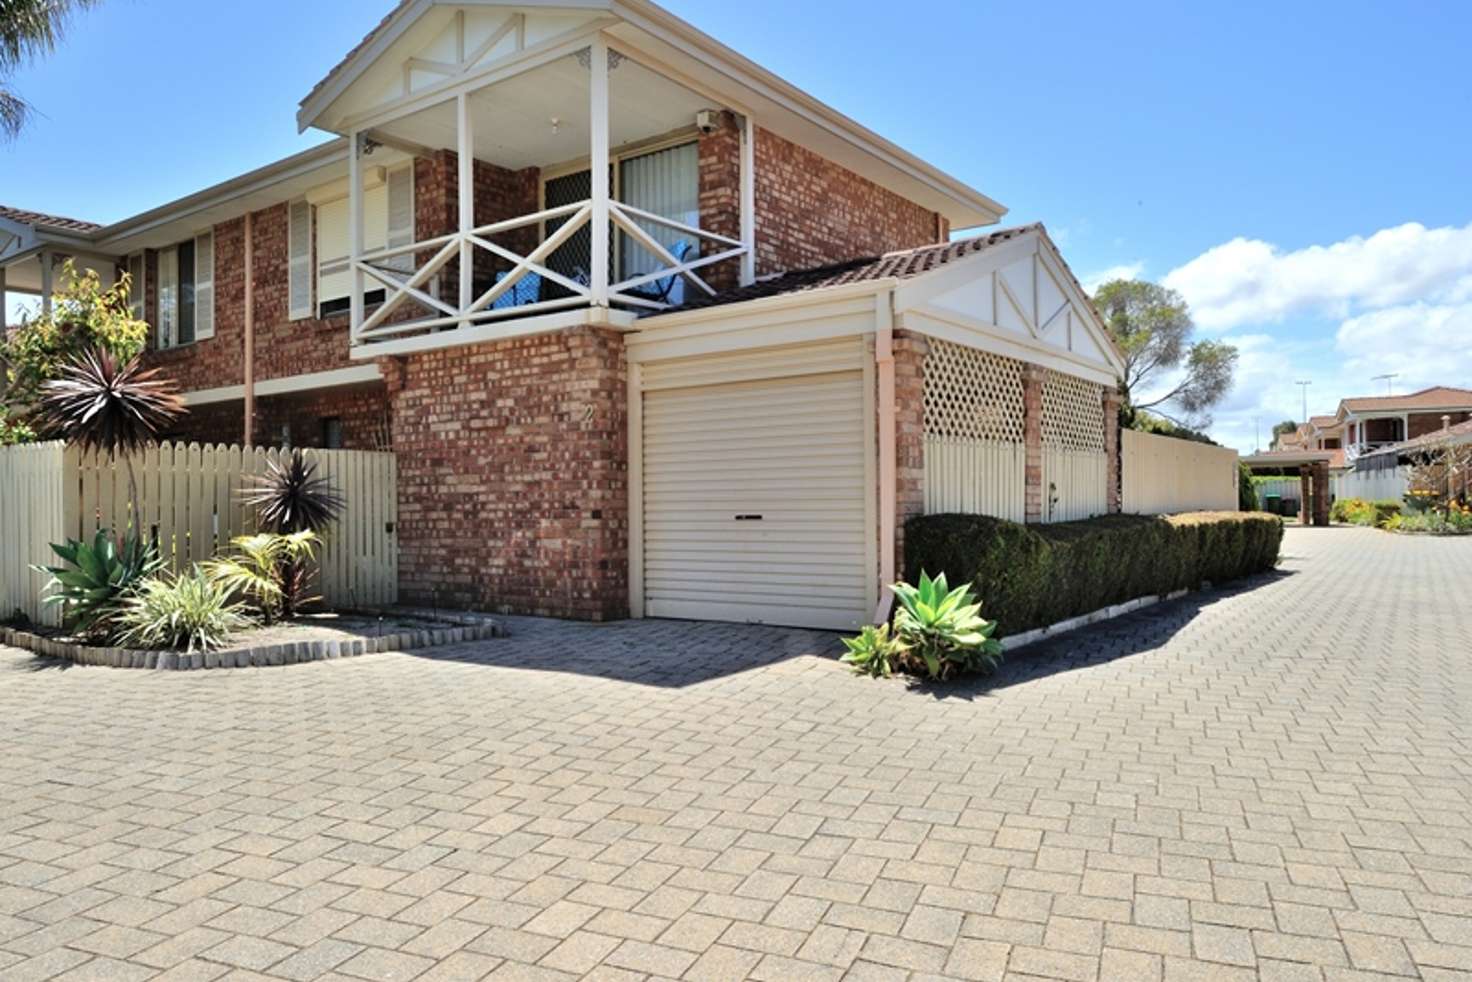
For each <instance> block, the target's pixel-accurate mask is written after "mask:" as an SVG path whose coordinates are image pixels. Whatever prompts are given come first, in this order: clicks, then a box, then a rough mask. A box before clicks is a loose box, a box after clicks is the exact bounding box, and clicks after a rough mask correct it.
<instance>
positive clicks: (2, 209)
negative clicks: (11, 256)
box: [0, 205, 102, 232]
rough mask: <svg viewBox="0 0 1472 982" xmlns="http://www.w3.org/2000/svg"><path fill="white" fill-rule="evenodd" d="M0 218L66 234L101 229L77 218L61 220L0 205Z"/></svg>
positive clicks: (93, 223)
mask: <svg viewBox="0 0 1472 982" xmlns="http://www.w3.org/2000/svg"><path fill="white" fill-rule="evenodd" d="M0 218H9V219H11V220H12V221H16V222H24V223H25V224H27V225H41V226H44V227H45V228H55V229H61V230H63V231H66V232H95V231H97V230H98V229H100V228H102V226H101V225H98V224H97V223H96V222H84V221H82V220H81V219H79V218H63V217H61V216H60V215H46V214H42V213H41V212H39V211H27V210H26V209H24V208H11V207H10V206H8V205H0Z"/></svg>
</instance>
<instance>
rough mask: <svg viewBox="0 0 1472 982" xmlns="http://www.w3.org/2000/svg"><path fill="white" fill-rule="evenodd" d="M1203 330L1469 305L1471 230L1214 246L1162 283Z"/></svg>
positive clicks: (1412, 225) (1398, 230)
mask: <svg viewBox="0 0 1472 982" xmlns="http://www.w3.org/2000/svg"><path fill="white" fill-rule="evenodd" d="M1163 282H1164V284H1165V285H1166V286H1169V287H1172V288H1174V289H1176V290H1179V291H1181V293H1182V294H1183V295H1184V296H1185V298H1186V300H1187V302H1188V303H1190V305H1191V313H1192V315H1193V317H1194V318H1195V320H1196V322H1197V323H1198V324H1200V325H1201V326H1202V327H1203V328H1207V329H1227V328H1232V327H1236V326H1239V325H1243V324H1264V323H1272V322H1277V321H1280V320H1282V319H1283V318H1284V317H1285V316H1287V315H1290V314H1294V313H1318V314H1322V315H1328V316H1331V317H1336V318H1345V317H1350V316H1351V315H1353V314H1355V313H1358V312H1360V311H1364V310H1374V309H1377V308H1382V307H1390V306H1395V305H1401V304H1412V303H1416V302H1428V303H1441V304H1457V303H1463V302H1466V301H1469V300H1472V224H1468V225H1467V226H1465V227H1463V228H1456V227H1453V226H1445V227H1441V228H1430V229H1429V228H1426V227H1425V226H1424V225H1420V224H1418V223H1416V222H1408V223H1406V224H1404V225H1398V226H1396V227H1394V228H1387V229H1381V230H1380V231H1378V232H1376V233H1374V234H1373V235H1371V236H1369V237H1368V238H1365V237H1363V236H1352V237H1350V238H1347V239H1344V240H1342V241H1339V242H1335V243H1332V244H1330V245H1326V246H1325V245H1313V246H1308V247H1306V248H1303V249H1297V250H1293V251H1288V252H1285V251H1284V250H1282V249H1281V248H1279V247H1278V246H1275V245H1273V244H1272V243H1269V242H1264V241H1262V240H1261V239H1247V238H1241V237H1239V238H1235V239H1232V240H1231V241H1230V242H1224V243H1222V244H1221V245H1218V246H1214V247H1212V248H1211V249H1208V250H1207V251H1206V252H1204V253H1202V254H1201V255H1199V256H1197V257H1196V258H1195V259H1192V260H1191V261H1190V262H1188V263H1186V264H1185V265H1184V266H1181V267H1178V268H1177V269H1174V270H1172V271H1171V272H1170V273H1169V274H1167V275H1166V277H1165V279H1164V280H1163Z"/></svg>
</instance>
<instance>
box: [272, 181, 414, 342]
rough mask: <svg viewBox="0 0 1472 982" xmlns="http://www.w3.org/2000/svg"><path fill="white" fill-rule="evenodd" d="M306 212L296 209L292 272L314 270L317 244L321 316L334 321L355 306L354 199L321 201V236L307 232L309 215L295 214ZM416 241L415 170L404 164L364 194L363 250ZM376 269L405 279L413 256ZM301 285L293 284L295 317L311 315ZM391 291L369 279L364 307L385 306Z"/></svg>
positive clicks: (318, 227) (318, 223)
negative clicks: (350, 210)
mask: <svg viewBox="0 0 1472 982" xmlns="http://www.w3.org/2000/svg"><path fill="white" fill-rule="evenodd" d="M298 207H302V208H306V207H307V203H306V202H305V201H303V202H298V203H296V204H295V205H293V212H292V217H293V221H292V228H291V230H290V232H291V249H292V253H291V263H292V269H293V271H296V270H298V269H299V268H300V267H301V266H305V267H306V268H308V269H310V268H311V267H310V262H311V260H310V257H309V254H308V253H307V250H309V249H310V248H311V247H312V246H313V245H315V248H316V255H317V276H316V283H315V288H316V291H315V292H316V315H317V316H318V317H330V316H332V315H334V314H343V313H347V311H348V309H349V308H350V307H351V305H352V302H351V297H352V284H353V274H352V272H351V271H350V269H349V264H348V258H349V253H350V252H351V243H350V241H349V236H348V219H349V216H348V207H349V198H348V196H347V195H346V194H343V195H342V196H341V197H337V198H331V199H325V200H319V201H317V202H316V213H317V214H316V219H317V221H316V229H315V231H316V235H315V236H312V235H311V234H310V232H305V231H304V229H305V227H306V222H307V221H309V220H310V215H309V213H308V214H307V215H302V214H301V213H299V212H298V211H297V210H296V209H297V208H298ZM413 241H414V167H413V164H412V163H411V164H405V165H402V166H399V167H396V168H394V169H393V170H390V171H387V172H386V173H385V174H384V177H383V179H382V180H380V181H378V182H377V183H376V184H369V185H368V186H366V187H365V188H364V189H363V250H364V251H365V252H373V251H375V250H377V249H384V248H388V247H390V246H401V245H409V244H411V243H413ZM375 265H377V266H380V267H382V268H386V269H391V270H394V271H396V272H399V273H404V274H405V275H406V276H407V275H408V274H411V273H412V272H413V269H414V254H413V253H404V254H403V255H399V256H391V257H388V258H386V259H382V260H378V261H377V262H376V263H375ZM299 293H300V286H299V284H298V283H297V282H296V281H293V289H292V298H293V299H292V311H293V314H292V316H293V317H297V316H311V311H312V306H311V302H310V300H308V301H306V302H305V303H303V302H302V297H301V296H300V295H299ZM385 296H386V291H385V289H384V286H383V284H382V283H381V282H379V281H378V280H376V279H374V278H373V277H371V276H367V275H366V274H365V276H364V284H363V302H364V305H365V306H371V305H372V304H376V303H382V302H383V300H384V297H385Z"/></svg>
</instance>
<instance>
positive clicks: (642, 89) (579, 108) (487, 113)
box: [318, 14, 754, 358]
mask: <svg viewBox="0 0 1472 982" xmlns="http://www.w3.org/2000/svg"><path fill="white" fill-rule="evenodd" d="M528 16H530V15H522V14H513V15H511V16H510V22H512V23H513V24H514V22H516V21H517V20H521V21H523V22H524V21H525V20H526V18H527V17H528ZM522 28H523V29H525V24H524V23H523V25H522ZM459 29H460V30H462V31H463V30H465V28H464V22H463V18H462V20H461V23H460V28H459ZM515 37H516V34H515V28H514V27H512V28H511V29H510V33H508V34H505V35H503V36H501V37H500V38H498V39H490V40H482V41H481V42H480V46H484V45H485V44H487V43H491V44H501V43H504V42H507V41H508V40H509V39H512V38H515ZM467 43H469V42H468V41H467V40H466V39H461V41H460V42H459V45H457V47H456V50H459V48H460V47H461V46H464V45H465V44H467ZM518 43H523V42H518ZM533 50H536V51H537V53H536V54H535V55H532V54H531V52H532V51H533ZM471 54H472V55H474V56H475V57H471V56H469V55H467V56H464V57H463V58H462V60H461V61H459V62H456V61H453V60H451V61H447V62H442V61H433V60H428V59H424V58H417V57H416V58H411V59H409V60H408V62H406V63H405V65H404V79H403V83H402V92H401V93H400V94H399V95H397V96H394V97H391V98H388V99H387V101H386V102H385V103H384V104H382V105H380V106H378V107H377V108H374V109H372V110H370V111H366V112H363V113H361V114H359V115H358V116H357V117H355V118H353V119H352V120H351V123H352V125H351V126H350V127H349V132H348V134H347V135H348V136H349V137H350V144H349V146H350V147H351V148H353V149H352V152H350V154H349V174H348V181H347V185H348V186H347V202H346V213H347V228H346V235H345V239H346V249H345V252H346V255H345V256H344V255H343V254H342V253H340V252H339V253H336V254H335V255H337V256H338V257H340V258H337V259H329V260H328V261H327V262H326V263H324V264H323V266H322V267H321V273H322V275H323V276H327V275H332V276H339V277H346V278H347V279H348V280H349V281H350V285H349V284H344V285H343V290H342V292H343V293H346V294H347V295H348V297H349V298H350V300H349V302H350V322H351V337H352V345H353V355H354V357H358V358H371V357H378V356H380V355H384V354H395V353H401V352H407V351H413V350H419V349H422V348H427V347H442V346H445V345H448V344H464V343H474V342H478V341H483V340H494V339H497V338H502V337H510V336H515V335H518V334H528V333H538V332H541V331H546V330H555V329H557V328H559V327H563V326H570V325H572V324H575V323H599V324H605V325H608V326H612V327H615V328H627V327H629V326H631V325H632V324H633V321H634V320H635V319H636V318H637V317H638V316H639V315H640V314H642V313H647V312H650V311H658V310H663V309H668V308H670V307H672V306H678V305H679V304H680V303H681V302H683V301H684V300H686V299H688V298H690V297H693V296H697V295H711V294H714V293H715V292H717V290H718V289H719V288H721V287H725V286H734V285H736V284H737V283H746V282H750V281H751V280H752V279H753V278H754V251H753V247H752V244H753V224H754V222H753V214H754V193H753V178H752V165H753V152H752V135H753V129H752V122H751V117H750V115H749V114H742V113H738V112H736V111H734V110H733V109H732V108H731V107H729V106H724V105H722V104H720V103H719V102H717V101H716V100H715V99H714V98H713V97H711V96H708V95H706V94H703V93H702V92H701V91H698V90H697V87H695V86H693V85H691V84H687V83H686V82H684V81H676V80H675V78H676V75H677V73H675V72H673V71H671V70H668V69H665V68H663V67H662V66H659V65H651V64H647V63H645V61H641V60H640V59H636V58H635V57H634V56H633V55H632V54H630V53H628V52H624V51H621V50H620V49H619V48H618V46H617V44H616V42H614V41H613V39H612V38H611V37H609V36H608V35H605V34H604V33H601V32H599V31H596V30H593V31H591V32H589V33H585V34H582V35H579V36H576V37H572V38H569V39H568V40H567V41H566V42H565V43H563V44H561V45H553V46H550V47H548V46H546V45H545V43H543V45H542V46H540V47H538V46H536V45H531V46H525V47H519V48H518V47H515V46H513V48H512V50H509V51H508V53H507V55H506V56H505V58H504V59H502V61H504V62H506V64H505V67H504V68H503V70H500V71H487V70H486V69H485V68H484V67H478V68H476V69H475V70H473V71H472V70H471V69H470V68H468V67H467V65H469V64H471V63H472V62H474V61H475V58H479V57H481V56H480V55H476V54H475V52H472V53H471ZM518 55H525V57H519V56H518ZM646 60H647V58H646ZM497 63H499V62H497V61H496V60H494V59H493V60H492V62H491V64H493V65H494V64H497ZM477 64H480V65H482V66H483V65H484V64H485V63H484V62H483V61H482V62H479V63H477ZM426 77H427V79H428V80H427V81H426ZM385 147H386V148H388V152H387V153H385V154H383V155H382V156H380V157H379V158H378V160H382V159H384V158H385V157H392V158H394V159H403V158H405V157H413V158H414V159H415V160H416V164H415V167H416V168H426V167H427V168H429V170H428V173H429V174H430V175H431V176H430V179H429V181H428V185H429V186H431V187H435V188H440V187H442V188H443V189H444V191H443V195H442V198H441V199H438V200H424V192H423V191H422V188H423V187H424V186H426V179H425V176H424V172H423V171H421V172H420V173H419V175H418V179H417V180H416V181H415V182H414V183H415V186H416V188H417V189H420V190H416V197H415V200H414V203H413V205H412V209H413V212H414V220H413V221H412V226H413V234H412V236H411V235H408V234H400V235H397V236H396V235H395V234H394V232H393V229H394V219H393V218H392V217H390V218H389V219H388V220H387V222H386V224H387V226H388V231H387V232H386V233H385V230H384V228H383V226H384V224H385V222H384V220H383V219H381V218H378V217H376V216H377V213H376V212H373V211H371V210H365V209H366V204H367V201H368V199H369V197H370V195H371V194H372V193H373V192H372V189H373V188H374V187H376V185H375V182H374V178H373V176H372V174H373V172H374V170H375V169H377V170H380V171H381V170H382V168H380V167H378V161H377V160H375V159H374V156H375V154H376V153H377V152H378V151H379V150H380V148H385ZM708 148H709V149H708ZM437 162H438V164H440V165H442V166H443V168H444V173H443V174H440V175H436V173H435V172H434V170H433V168H434V166H435V165H436V163H437ZM603 173H606V174H608V175H609V179H608V180H607V181H595V180H592V178H591V175H593V174H603ZM365 188H367V190H365ZM393 193H394V192H393V191H392V189H391V190H390V191H389V201H388V204H387V205H386V206H385V205H379V208H380V210H383V209H386V210H387V211H389V212H391V213H392V212H394V211H395V209H398V210H399V211H400V212H402V211H403V209H404V208H408V207H410V206H409V205H406V204H404V203H403V202H398V203H396V202H395V200H394V199H393ZM400 217H401V218H402V216H400ZM427 233H433V234H427ZM370 240H372V241H370ZM318 252H319V255H328V256H331V255H334V253H332V252H331V251H330V250H327V251H324V249H323V247H322V245H321V244H320V243H319V249H318ZM377 291H382V301H381V302H377V303H376V304H374V305H373V306H372V307H371V308H370V307H369V302H370V301H372V300H377V296H378V293H377ZM365 298H366V299H365Z"/></svg>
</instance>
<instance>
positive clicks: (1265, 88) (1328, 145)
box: [0, 0, 1472, 449]
mask: <svg viewBox="0 0 1472 982" xmlns="http://www.w3.org/2000/svg"><path fill="white" fill-rule="evenodd" d="M390 3H391V0H312V2H302V0H292V2H286V0H255V2H252V3H249V4H223V3H221V4H214V3H212V4H200V3H197V2H189V0H106V2H104V3H103V5H102V6H101V7H100V8H98V9H97V10H96V11H94V12H91V13H88V14H85V15H83V16H82V17H81V18H80V19H79V20H78V21H77V23H76V25H75V29H74V31H73V33H72V35H71V36H70V38H69V39H68V41H67V42H66V44H65V45H64V47H63V48H62V49H61V50H60V51H59V52H58V53H57V54H56V55H54V56H53V57H51V58H50V59H48V60H46V61H44V62H42V63H40V64H38V65H36V66H34V67H33V68H30V69H28V70H26V71H24V72H22V73H21V74H20V75H19V76H18V77H16V78H15V80H14V84H15V86H16V88H17V89H19V90H20V92H21V93H22V94H23V95H25V96H26V97H27V98H29V99H30V100H31V101H32V102H33V103H34V104H35V105H36V107H37V109H38V110H39V112H40V113H41V114H42V115H41V116H39V117H38V118H37V120H36V121H35V122H34V124H33V125H32V126H31V127H30V128H29V129H28V130H27V131H26V132H25V133H24V135H23V136H22V138H21V139H20V141H19V142H17V143H16V144H13V145H11V146H8V147H0V201H3V202H4V203H6V204H13V205H18V206H23V207H29V208H34V209H37V210H41V211H50V212H55V213H60V214H65V215H72V216H74V217H78V218H87V219H92V220H94V221H104V222H106V221H112V220H116V219H118V218H122V217H125V216H127V215H130V214H133V213H136V212H138V211H140V210H143V209H144V208H148V207H151V206H153V205H157V204H160V203H162V202H164V201H166V200H169V199H171V198H174V197H178V196H180V195H182V194H184V193H187V192H189V191H193V190H197V189H199V188H201V187H204V186H207V185H209V184H211V183H214V182H216V181H219V180H223V179H226V178H228V177H231V176H233V175H235V174H238V173H240V172H241V171H243V170H246V169H249V168H251V167H254V166H258V165H260V164H263V163H266V162H268V161H270V160H273V159H276V158H278V157H280V156H283V155H285V154H288V153H291V152H293V151H295V150H299V149H302V148H304V147H306V146H309V145H311V144H312V143H314V142H317V141H318V140H320V139H321V138H322V137H320V136H319V135H317V134H312V133H308V134H304V135H297V134H296V127H295V123H294V119H293V114H294V112H295V108H296V103H297V101H298V100H299V99H300V98H301V96H302V95H304V94H305V93H306V91H307V90H308V89H309V88H310V87H311V86H312V84H313V83H314V82H316V80H317V79H318V78H319V77H320V76H321V75H322V74H324V73H325V72H326V71H327V70H328V69H329V68H330V67H331V66H332V64H333V63H335V62H336V61H337V59H338V58H339V57H340V56H341V55H342V54H343V53H344V52H345V51H347V49H348V48H349V47H351V46H352V45H353V44H354V43H356V41H357V40H358V39H359V38H360V37H361V36H362V35H363V33H364V32H365V31H366V30H367V29H368V28H369V27H371V26H372V25H373V24H374V23H376V22H377V19H378V18H379V17H380V16H382V14H383V13H384V12H385V11H386V10H387V9H388V7H389V6H390ZM666 5H667V6H668V7H669V8H670V9H671V10H673V11H674V12H676V13H678V14H680V15H681V16H683V17H685V18H686V19H688V20H690V21H692V22H693V23H695V24H696V25H697V26H698V27H700V28H702V29H704V30H706V31H707V32H709V33H711V34H713V35H714V36H716V37H717V38H720V39H721V40H723V41H725V42H726V43H727V44H729V45H731V46H732V47H734V48H736V49H737V50H739V51H741V52H742V53H744V54H746V55H748V56H749V57H751V58H753V59H755V60H756V61H758V62H761V63H762V64H764V65H766V66H767V67H768V68H770V69H772V70H774V71H776V72H777V73H778V74H780V75H782V76H784V77H786V78H787V79H789V80H790V81H792V82H794V83H796V84H797V85H799V86H801V87H803V88H805V89H807V90H808V91H809V92H811V93H813V94H814V95H815V96H817V97H819V98H821V99H823V100H825V101H827V102H829V103H830V104H832V105H833V106H835V107H837V108H838V109H840V110H842V111H844V112H846V113H848V114H849V115H851V116H853V117H855V118H856V119H858V120H860V121H861V122H863V123H865V124H866V125H868V126H870V127H871V128H873V129H875V130H877V131H878V132H880V133H882V134H884V135H885V136H887V137H889V138H891V139H893V140H894V141H896V142H897V143H900V144H901V145H903V146H905V147H907V148H909V149H911V150H912V151H914V152H916V153H918V154H919V155H921V156H922V157H925V158H926V159H928V160H930V161H932V162H933V163H935V164H936V165H937V166H940V167H941V168H943V169H944V170H947V171H949V172H950V173H952V174H955V175H956V176H958V177H960V178H962V179H963V180H965V181H967V182H968V183H970V184H972V185H974V186H976V187H977V188H979V189H981V190H982V191H984V192H985V193H987V194H989V195H991V196H992V197H994V198H996V199H998V200H1000V201H1001V202H1003V203H1004V204H1006V205H1007V206H1009V207H1010V209H1011V212H1010V214H1009V215H1008V216H1007V217H1006V218H1005V219H1004V223H1007V224H1012V223H1021V222H1030V221H1039V220H1040V221H1043V222H1044V223H1046V224H1047V226H1048V228H1049V229H1050V230H1051V232H1052V233H1053V236H1054V238H1055V239H1056V240H1057V241H1058V242H1059V244H1060V245H1061V246H1062V248H1063V251H1064V254H1065V256H1066V257H1067V259H1068V261H1069V263H1070V264H1071V265H1072V266H1073V268H1074V270H1075V271H1076V272H1077V273H1078V274H1079V276H1080V277H1081V278H1083V279H1084V280H1085V281H1086V282H1089V281H1091V280H1093V279H1096V278H1097V277H1099V276H1100V275H1103V274H1104V273H1106V272H1108V271H1110V270H1115V271H1123V272H1129V273H1137V274H1138V275H1142V276H1144V277H1147V278H1151V279H1157V280H1164V281H1165V282H1167V283H1170V284H1171V285H1174V286H1177V287H1178V288H1180V289H1181V290H1182V291H1183V292H1184V293H1185V294H1186V295H1187V298H1188V300H1190V301H1191V303H1192V307H1193V310H1194V311H1195V313H1196V315H1197V322H1198V325H1199V327H1200V330H1201V333H1202V335H1203V336H1213V337H1224V338H1227V339H1230V340H1233V341H1234V342H1235V343H1237V344H1238V345H1239V347H1241V349H1242V353H1243V358H1242V366H1241V370H1240V371H1239V380H1238V385H1237V388H1236V389H1235V391H1234V392H1233V394H1232V395H1231V396H1230V397H1229V399H1228V400H1227V401H1226V403H1224V404H1223V406H1222V407H1220V408H1219V409H1218V411H1217V413H1216V423H1215V425H1214V427H1213V433H1214V434H1215V435H1216V436H1217V437H1218V439H1221V440H1222V441H1223V442H1226V443H1229V444H1231V445H1233V446H1238V447H1240V448H1243V449H1251V446H1252V442H1253V429H1254V420H1255V419H1261V421H1262V424H1261V425H1262V429H1263V431H1264V432H1266V430H1267V429H1268V427H1270V426H1271V424H1272V423H1273V422H1274V421H1275V420H1277V419H1280V418H1283V417H1284V416H1294V417H1297V416H1298V415H1299V405H1300V402H1299V395H1298V391H1299V390H1298V389H1297V387H1296V386H1294V385H1293V384H1292V383H1293V381H1294V380H1296V379H1300V378H1302V379H1311V380H1312V381H1313V383H1314V384H1313V386H1312V387H1311V388H1310V390H1309V391H1310V407H1309V408H1310V411H1311V412H1330V411H1332V410H1333V408H1334V405H1335V404H1336V403H1337V400H1338V399H1339V398H1340V397H1341V396H1348V395H1356V394H1365V393H1368V392H1372V391H1376V386H1380V387H1383V385H1384V383H1372V382H1371V377H1372V376H1374V375H1377V374H1380V373H1381V372H1385V371H1394V372H1399V373H1400V378H1398V379H1396V380H1395V382H1394V384H1395V385H1396V387H1397V391H1406V390H1407V389H1409V388H1413V387H1419V386H1422V385H1428V384H1435V383H1444V384H1455V385H1465V386H1469V387H1472V188H1469V181H1468V175H1472V127H1469V126H1468V125H1467V121H1468V120H1469V119H1472V75H1469V74H1468V73H1467V72H1466V70H1465V57H1466V54H1465V41H1466V39H1467V38H1468V37H1469V36H1472V4H1465V3H1460V2H1450V0H1448V2H1444V3H1429V2H1421V3H1410V4H1401V5H1396V6H1395V7H1392V6H1391V5H1387V4H1371V3H1359V2H1350V0H1341V2H1335V3H1298V4H1280V3H1272V4H1269V3H1235V4H1230V5H1228V4H1217V5H1209V4H1180V3H1125V4H1097V3H1092V2H1079V3H1058V4H1053V5H1051V6H1050V7H1049V8H1048V14H1047V16H1046V17H1039V16H1037V15H1036V12H1035V8H1034V7H1033V6H1032V5H1027V4H1016V3H991V2H977V0H934V2H927V3H923V4H915V5H912V6H911V7H909V8H907V9H908V10H909V11H910V12H911V13H910V15H909V16H906V17H897V16H896V15H895V7H894V5H893V4H890V3H879V2H871V0H862V2H860V0H845V2H843V3H837V2H828V3H820V2H814V3H809V4H794V3H792V2H791V0H746V2H744V3H741V4H732V3H724V2H723V3H715V2H708V0H666ZM835 11H842V16H838V17H835V16H834V12H835ZM288 25H289V27H288ZM778 25H780V28H779V26H778ZM202 38H208V39H209V40H208V43H201V41H200V39H202Z"/></svg>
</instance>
